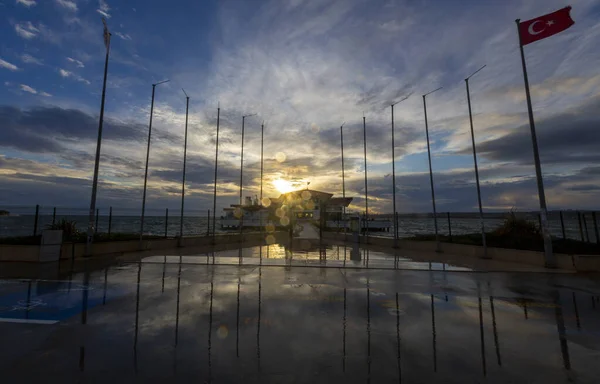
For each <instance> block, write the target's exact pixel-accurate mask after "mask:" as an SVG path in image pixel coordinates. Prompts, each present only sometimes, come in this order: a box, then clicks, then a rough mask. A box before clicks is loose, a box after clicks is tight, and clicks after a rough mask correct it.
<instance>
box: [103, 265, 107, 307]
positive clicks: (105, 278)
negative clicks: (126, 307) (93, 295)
mask: <svg viewBox="0 0 600 384" xmlns="http://www.w3.org/2000/svg"><path fill="white" fill-rule="evenodd" d="M107 284H108V267H107V268H105V269H104V293H103V294H102V305H105V304H106V286H107Z"/></svg>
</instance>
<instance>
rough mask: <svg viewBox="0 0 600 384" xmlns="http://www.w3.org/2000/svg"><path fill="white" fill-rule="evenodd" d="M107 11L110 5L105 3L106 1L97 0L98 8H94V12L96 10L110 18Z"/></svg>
mask: <svg viewBox="0 0 600 384" xmlns="http://www.w3.org/2000/svg"><path fill="white" fill-rule="evenodd" d="M109 11H110V7H109V6H108V4H107V3H106V1H104V0H99V5H98V9H96V12H98V13H99V14H101V15H102V16H104V17H106V18H107V19H110V14H109V13H108V12H109Z"/></svg>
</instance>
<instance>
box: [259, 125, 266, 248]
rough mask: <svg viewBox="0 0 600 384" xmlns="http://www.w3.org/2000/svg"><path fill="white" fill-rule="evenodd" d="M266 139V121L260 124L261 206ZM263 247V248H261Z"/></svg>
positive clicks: (261, 228) (261, 222)
mask: <svg viewBox="0 0 600 384" xmlns="http://www.w3.org/2000/svg"><path fill="white" fill-rule="evenodd" d="M264 140H265V122H264V121H263V123H262V124H261V126H260V206H261V207H262V205H263V202H262V199H263V171H264ZM260 231H261V232H262V231H263V215H262V212H261V213H260ZM261 249H262V248H261Z"/></svg>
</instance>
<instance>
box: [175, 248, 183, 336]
mask: <svg viewBox="0 0 600 384" xmlns="http://www.w3.org/2000/svg"><path fill="white" fill-rule="evenodd" d="M181 258H182V256H179V271H178V272H177V311H176V312H175V346H177V343H178V341H179V295H180V293H181Z"/></svg>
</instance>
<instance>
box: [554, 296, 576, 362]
mask: <svg viewBox="0 0 600 384" xmlns="http://www.w3.org/2000/svg"><path fill="white" fill-rule="evenodd" d="M552 296H553V299H554V315H555V317H556V329H557V331H558V340H559V341H560V351H561V353H562V358H563V366H564V367H565V369H566V370H570V369H571V358H570V356H569V345H568V344H567V337H566V334H565V333H566V330H565V319H564V317H563V312H562V306H561V304H560V293H559V292H558V291H554V292H552Z"/></svg>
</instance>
